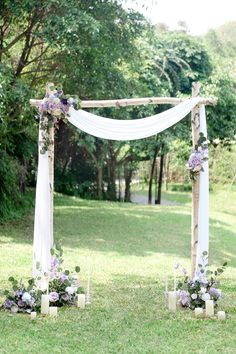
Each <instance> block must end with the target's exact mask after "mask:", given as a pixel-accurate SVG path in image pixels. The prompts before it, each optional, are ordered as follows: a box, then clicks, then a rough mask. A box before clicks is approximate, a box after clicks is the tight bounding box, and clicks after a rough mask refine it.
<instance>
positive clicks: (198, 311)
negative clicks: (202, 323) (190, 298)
mask: <svg viewBox="0 0 236 354" xmlns="http://www.w3.org/2000/svg"><path fill="white" fill-rule="evenodd" d="M194 313H195V317H203V309H202V308H201V307H196V308H195V310H194Z"/></svg>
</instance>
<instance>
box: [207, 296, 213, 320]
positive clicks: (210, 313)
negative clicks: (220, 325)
mask: <svg viewBox="0 0 236 354" xmlns="http://www.w3.org/2000/svg"><path fill="white" fill-rule="evenodd" d="M206 316H207V317H212V316H214V301H213V300H207V301H206Z"/></svg>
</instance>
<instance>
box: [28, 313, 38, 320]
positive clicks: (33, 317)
mask: <svg viewBox="0 0 236 354" xmlns="http://www.w3.org/2000/svg"><path fill="white" fill-rule="evenodd" d="M36 316H37V312H35V311H33V312H30V319H31V320H35V319H36Z"/></svg>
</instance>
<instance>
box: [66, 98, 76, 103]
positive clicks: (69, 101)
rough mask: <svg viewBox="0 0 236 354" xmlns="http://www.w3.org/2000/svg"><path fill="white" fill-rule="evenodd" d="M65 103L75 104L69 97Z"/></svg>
mask: <svg viewBox="0 0 236 354" xmlns="http://www.w3.org/2000/svg"><path fill="white" fill-rule="evenodd" d="M67 102H68V103H69V104H73V103H75V100H74V98H73V97H70V98H68V100H67Z"/></svg>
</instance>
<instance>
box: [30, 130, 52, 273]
mask: <svg viewBox="0 0 236 354" xmlns="http://www.w3.org/2000/svg"><path fill="white" fill-rule="evenodd" d="M42 136H43V131H42V130H41V128H39V149H38V154H39V155H38V173H37V185H36V200H35V218H34V242H33V270H32V271H33V276H36V275H37V274H38V273H39V270H38V269H37V267H36V265H37V262H39V264H40V268H41V269H42V271H43V272H47V271H48V270H49V268H50V263H51V253H50V249H51V248H52V245H53V235H52V233H51V227H50V217H51V205H50V204H51V200H50V181H49V166H48V152H45V153H44V154H41V152H40V150H41V142H42Z"/></svg>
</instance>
